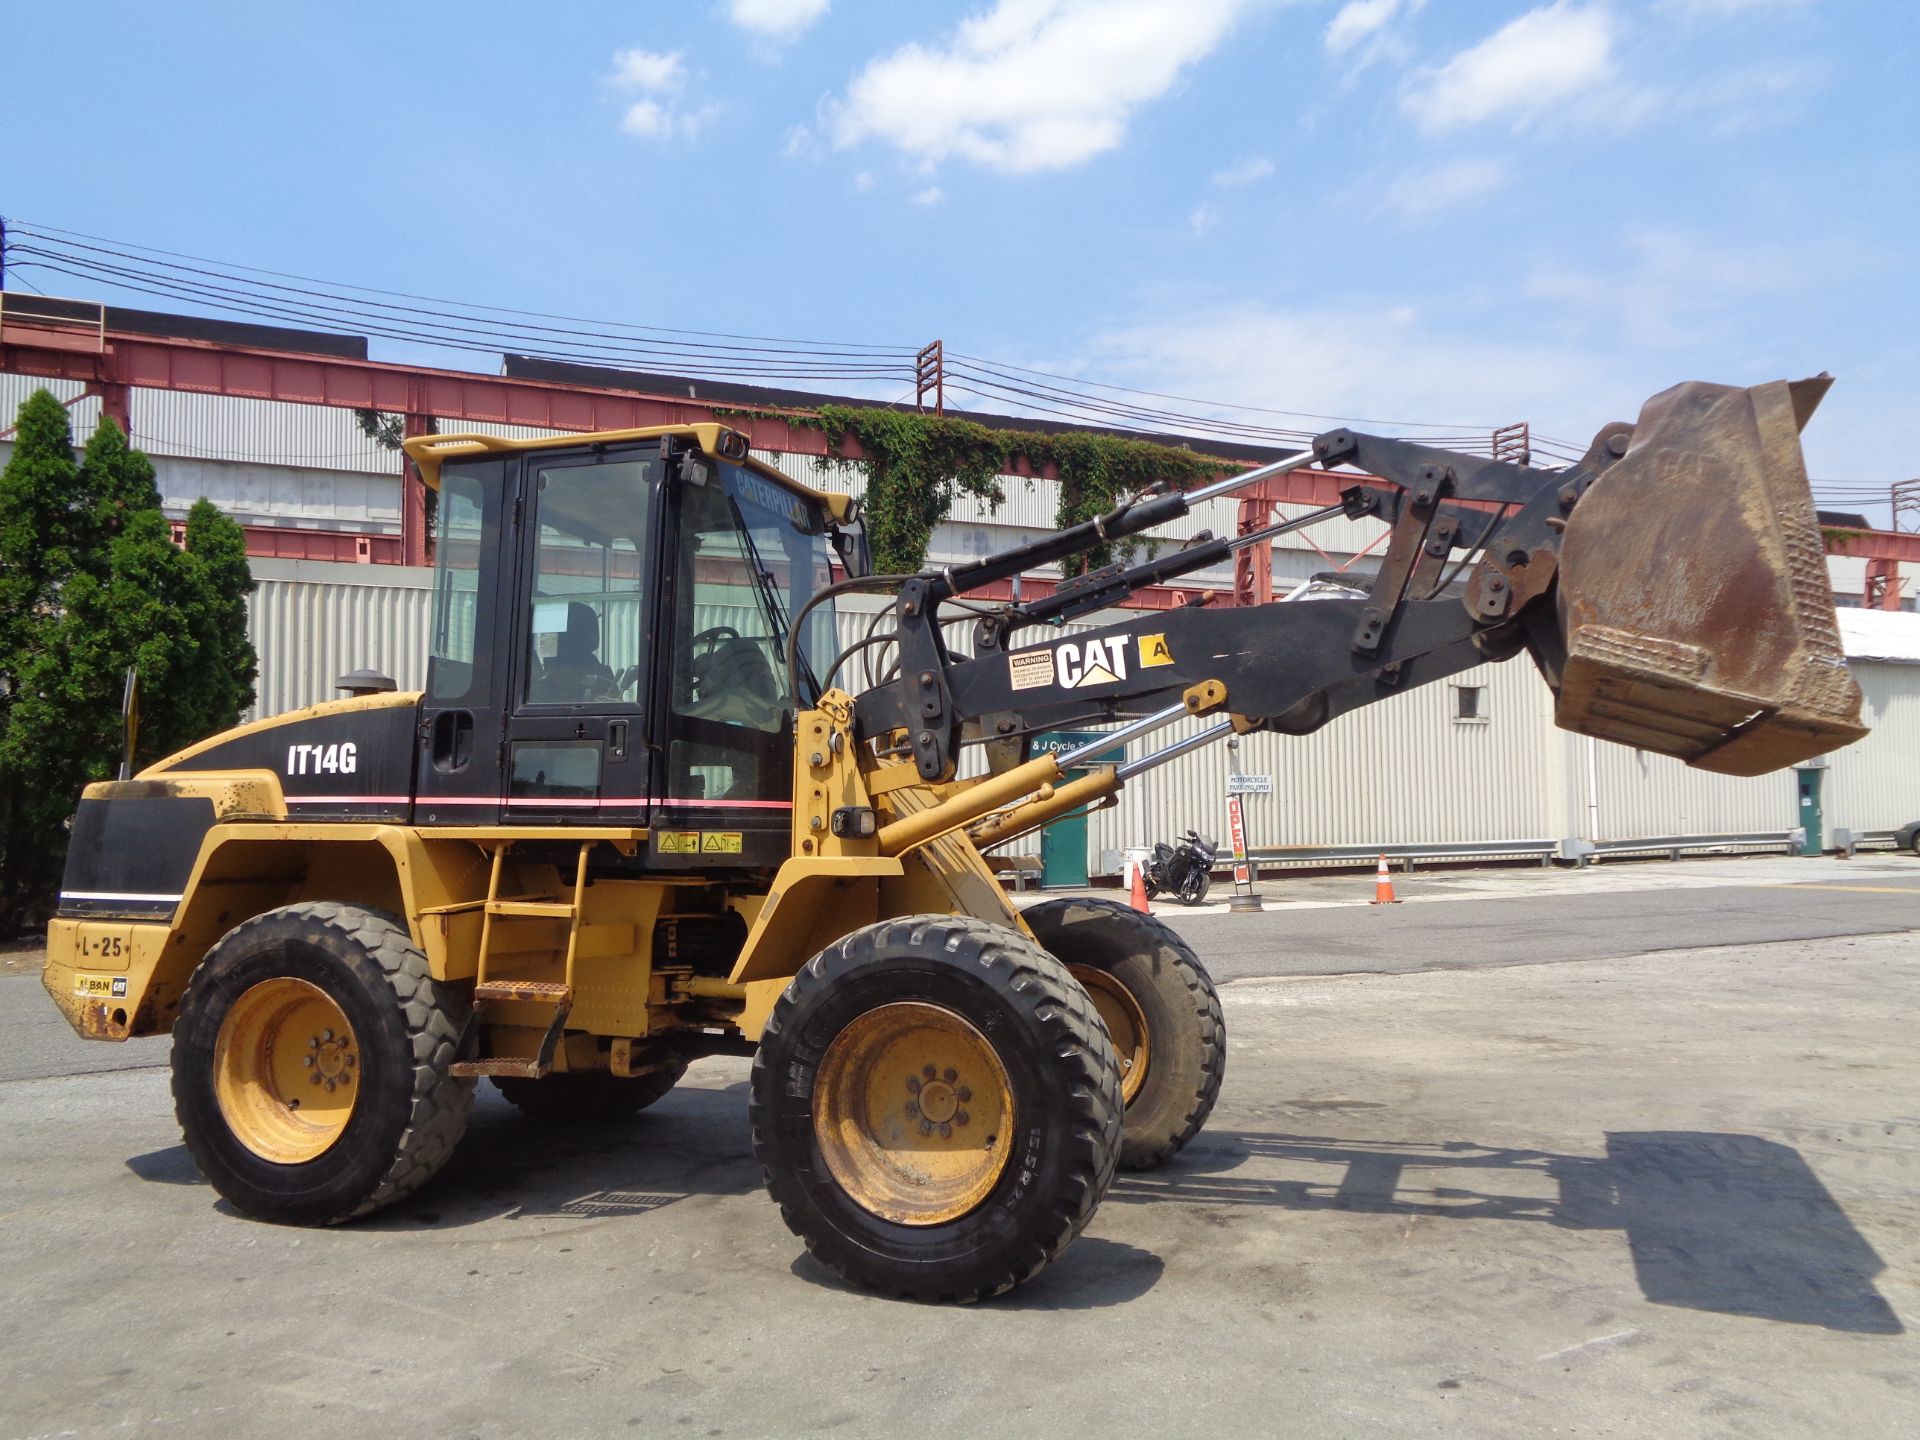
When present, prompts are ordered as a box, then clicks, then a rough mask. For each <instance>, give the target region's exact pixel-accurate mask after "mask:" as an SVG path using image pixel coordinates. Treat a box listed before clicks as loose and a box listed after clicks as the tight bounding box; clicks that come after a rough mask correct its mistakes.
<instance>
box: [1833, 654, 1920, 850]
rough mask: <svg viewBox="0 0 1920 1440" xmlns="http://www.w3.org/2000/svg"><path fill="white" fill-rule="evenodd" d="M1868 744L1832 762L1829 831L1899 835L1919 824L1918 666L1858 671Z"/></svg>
mask: <svg viewBox="0 0 1920 1440" xmlns="http://www.w3.org/2000/svg"><path fill="white" fill-rule="evenodd" d="M1855 673H1856V674H1857V675H1859V677H1860V688H1861V689H1862V690H1863V691H1865V692H1866V696H1867V709H1866V718H1867V723H1868V724H1869V725H1870V726H1872V727H1873V728H1872V729H1871V731H1869V733H1868V735H1867V738H1866V739H1864V740H1862V741H1860V742H1858V743H1857V744H1853V745H1849V746H1847V747H1846V749H1844V750H1837V751H1835V752H1834V753H1833V755H1832V756H1831V757H1830V760H1829V764H1828V770H1827V781H1826V789H1825V792H1824V794H1823V796H1822V802H1823V805H1824V808H1825V810H1826V817H1827V824H1828V826H1829V827H1831V826H1835V825H1844V826H1846V827H1847V828H1848V829H1850V830H1897V829H1898V828H1899V827H1900V826H1902V825H1907V824H1911V823H1912V822H1913V821H1915V820H1920V665H1858V666H1856V667H1855Z"/></svg>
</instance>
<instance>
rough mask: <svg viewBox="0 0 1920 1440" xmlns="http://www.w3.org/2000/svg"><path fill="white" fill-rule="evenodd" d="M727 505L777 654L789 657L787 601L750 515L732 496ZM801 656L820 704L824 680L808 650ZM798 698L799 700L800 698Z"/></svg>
mask: <svg viewBox="0 0 1920 1440" xmlns="http://www.w3.org/2000/svg"><path fill="white" fill-rule="evenodd" d="M727 504H728V506H730V507H731V508H732V510H733V520H734V523H735V524H736V525H738V526H739V527H740V543H741V544H742V545H744V546H745V547H746V551H747V568H748V570H749V571H750V572H751V573H752V575H753V583H754V586H755V588H757V589H758V590H759V591H760V598H761V601H762V602H763V603H764V604H765V605H766V607H767V615H768V617H769V618H770V620H771V621H772V623H773V642H774V646H775V653H776V654H779V655H785V654H786V653H787V610H786V602H785V601H784V600H783V599H782V598H781V595H780V586H779V585H778V584H777V583H776V582H775V580H774V578H773V573H772V572H771V571H770V570H768V569H767V567H766V564H765V562H764V561H762V560H761V558H760V547H759V546H758V545H756V544H754V543H753V531H752V529H751V528H750V527H749V526H748V525H747V517H746V515H745V514H743V513H742V512H741V509H740V502H739V501H738V500H736V499H734V498H733V496H731V495H729V496H728V497H727ZM799 656H800V669H801V671H802V673H803V674H804V675H805V677H806V681H807V684H808V685H809V686H810V687H811V689H812V693H811V695H810V696H809V697H808V703H809V704H818V703H819V700H820V696H821V694H822V693H823V688H822V686H821V684H820V677H819V676H818V675H816V674H814V673H813V661H812V660H810V659H809V658H808V657H807V654H806V652H805V651H804V650H801V651H800V652H799ZM794 698H795V699H796V700H797V699H798V698H799V697H798V696H795V697H794Z"/></svg>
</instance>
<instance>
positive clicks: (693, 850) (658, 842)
mask: <svg viewBox="0 0 1920 1440" xmlns="http://www.w3.org/2000/svg"><path fill="white" fill-rule="evenodd" d="M653 848H654V849H655V850H657V851H659V852H660V853H661V854H662V855H698V854H699V853H700V832H699V831H698V830H662V831H661V832H660V833H659V834H658V835H656V836H654V839H653Z"/></svg>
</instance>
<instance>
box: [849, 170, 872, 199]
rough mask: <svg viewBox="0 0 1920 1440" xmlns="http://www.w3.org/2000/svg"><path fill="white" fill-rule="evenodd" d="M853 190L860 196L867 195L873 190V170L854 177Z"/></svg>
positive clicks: (864, 171) (863, 171)
mask: <svg viewBox="0 0 1920 1440" xmlns="http://www.w3.org/2000/svg"><path fill="white" fill-rule="evenodd" d="M853 188H854V190H855V192H856V193H859V194H865V193H866V192H867V191H869V190H871V189H873V172H872V171H871V170H862V171H861V172H860V173H859V174H858V175H856V176H854V177H853Z"/></svg>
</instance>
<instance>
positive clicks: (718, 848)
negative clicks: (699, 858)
mask: <svg viewBox="0 0 1920 1440" xmlns="http://www.w3.org/2000/svg"><path fill="white" fill-rule="evenodd" d="M700 853H701V854H702V855H738V854H739V853H740V832H739V831H738V830H707V831H704V832H702V834H701V836H700Z"/></svg>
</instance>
